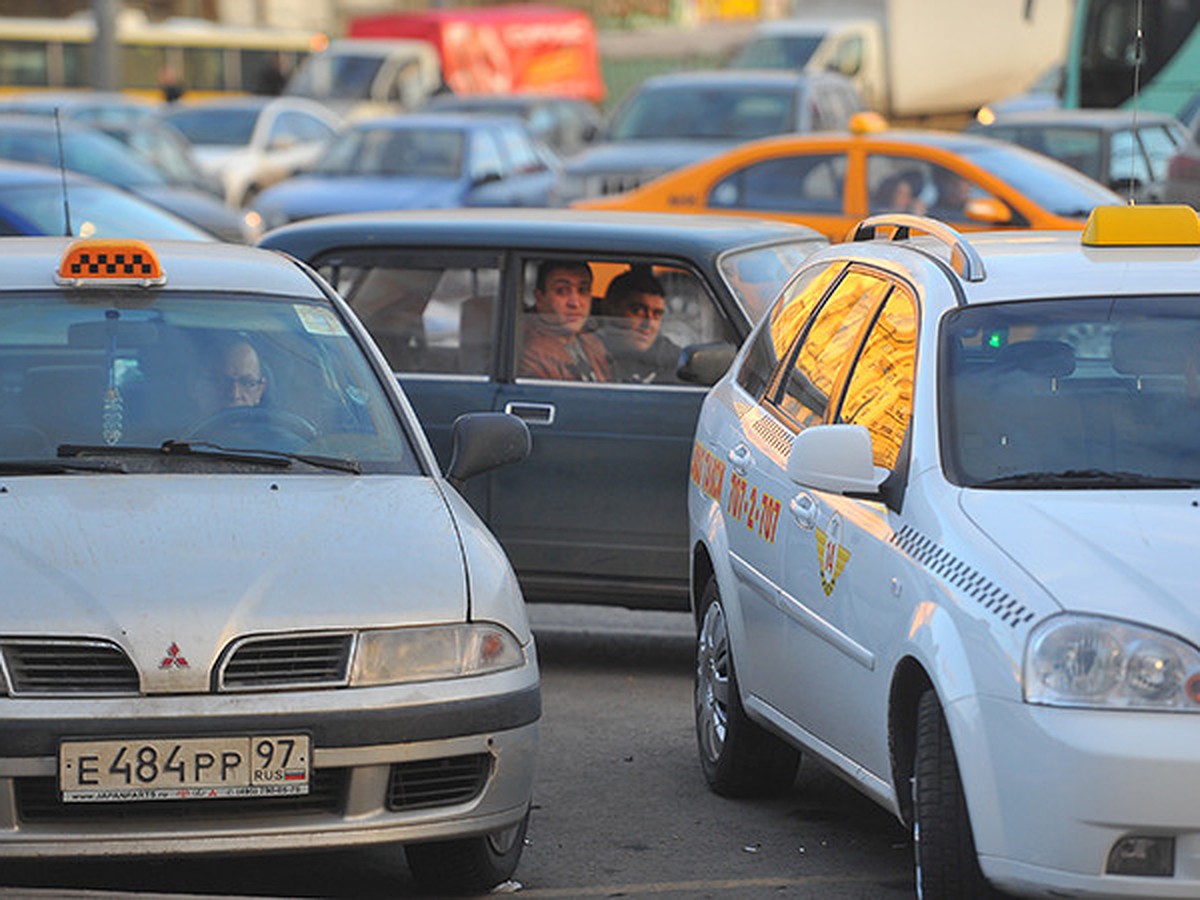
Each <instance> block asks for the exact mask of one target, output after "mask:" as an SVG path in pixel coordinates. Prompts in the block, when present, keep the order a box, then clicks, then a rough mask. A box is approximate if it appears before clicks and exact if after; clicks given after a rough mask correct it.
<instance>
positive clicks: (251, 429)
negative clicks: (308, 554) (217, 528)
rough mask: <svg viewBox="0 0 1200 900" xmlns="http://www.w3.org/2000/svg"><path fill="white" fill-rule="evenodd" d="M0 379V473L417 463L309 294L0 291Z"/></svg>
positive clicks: (375, 468) (351, 348) (365, 374)
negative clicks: (217, 464)
mask: <svg viewBox="0 0 1200 900" xmlns="http://www.w3.org/2000/svg"><path fill="white" fill-rule="evenodd" d="M68 298H69V299H68ZM0 385H3V396H2V398H0V399H2V401H3V404H4V414H3V418H0V470H4V469H5V468H6V467H7V469H8V470H9V471H16V470H20V471H26V470H31V469H32V470H33V471H39V469H38V468H37V467H38V466H39V465H40V466H42V467H43V468H42V469H40V471H55V469H54V467H55V466H87V465H89V464H90V465H92V466H94V465H95V464H97V463H98V462H103V463H104V464H105V465H106V466H112V465H114V464H116V465H119V466H121V467H122V468H121V469H120V471H130V472H141V471H163V469H164V467H169V466H173V467H175V468H176V469H178V468H180V467H187V466H192V467H196V466H206V465H207V466H211V465H213V462H214V461H216V460H219V461H220V463H221V464H222V465H230V464H237V465H242V466H244V467H248V468H249V469H250V470H252V471H253V470H255V469H256V468H257V470H259V471H261V467H262V466H263V465H264V464H268V465H270V466H272V467H279V466H280V465H283V466H286V467H289V469H290V467H291V466H293V465H294V466H295V469H294V470H295V471H302V472H312V471H328V470H329V469H330V468H339V467H340V468H342V469H345V468H352V469H361V470H362V471H364V472H379V471H386V472H414V471H417V468H416V466H417V464H416V459H415V456H414V454H413V453H412V450H411V448H410V446H409V444H408V442H407V439H406V438H405V436H404V433H403V431H402V429H401V426H400V422H399V419H398V417H397V414H396V411H395V409H394V408H393V405H392V402H391V400H390V398H389V396H388V395H387V393H386V392H385V390H384V388H383V385H382V384H381V382H380V380H379V378H378V377H377V375H376V373H375V371H374V370H373V369H372V368H371V367H370V365H369V364H368V362H367V360H366V357H365V356H364V354H363V351H362V349H361V347H360V346H359V345H358V344H357V343H356V342H355V340H354V338H353V337H352V336H351V335H350V333H349V332H348V331H347V330H346V329H345V327H344V325H343V323H342V320H341V319H340V318H339V317H338V315H337V313H336V311H335V310H334V309H333V308H332V307H331V306H329V305H328V304H326V303H322V302H319V301H315V300H303V299H298V298H280V297H258V296H254V295H251V294H246V295H239V296H237V297H217V296H212V295H202V294H185V293H182V292H180V293H171V294H157V295H153V294H147V293H145V292H141V291H137V292H134V291H129V290H124V291H104V290H89V291H86V292H83V293H80V292H75V293H72V294H70V295H67V296H64V295H63V294H61V293H16V292H10V293H8V294H6V295H4V296H3V297H2V298H0ZM139 451H140V452H139ZM221 451H241V452H242V453H241V455H238V454H227V455H226V456H221V455H220V452H221ZM91 457H103V459H102V460H97V459H92V458H91ZM231 457H232V459H231ZM306 460H315V461H316V462H317V463H318V464H317V465H316V467H315V469H314V464H312V463H309V462H306ZM321 463H323V464H321Z"/></svg>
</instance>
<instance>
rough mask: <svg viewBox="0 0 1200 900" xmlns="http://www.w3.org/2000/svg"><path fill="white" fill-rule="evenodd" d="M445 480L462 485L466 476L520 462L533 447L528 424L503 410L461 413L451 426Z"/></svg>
mask: <svg viewBox="0 0 1200 900" xmlns="http://www.w3.org/2000/svg"><path fill="white" fill-rule="evenodd" d="M450 440H451V445H450V446H451V451H450V466H449V468H448V469H447V470H446V480H447V481H449V482H450V483H451V484H452V485H454V487H456V488H458V489H460V490H461V489H462V486H463V484H464V483H465V482H466V481H467V479H469V478H473V477H474V476H476V475H479V474H482V473H483V472H488V471H490V470H492V469H496V468H499V467H500V466H506V465H508V464H509V463H515V462H520V461H521V460H523V459H525V458H526V457H527V456H529V451H530V450H531V449H532V447H533V442H532V439H531V438H530V436H529V426H528V425H526V424H525V423H524V422H523V421H521V420H520V419H518V418H517V417H516V416H513V415H509V414H508V413H502V412H478V413H464V414H463V415H461V416H459V417H458V418H457V419H455V420H454V425H453V427H452V429H451V438H450Z"/></svg>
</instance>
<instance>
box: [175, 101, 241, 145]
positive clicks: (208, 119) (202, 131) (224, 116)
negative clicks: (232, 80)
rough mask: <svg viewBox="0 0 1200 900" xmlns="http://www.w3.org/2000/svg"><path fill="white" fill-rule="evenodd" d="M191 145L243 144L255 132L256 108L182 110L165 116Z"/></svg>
mask: <svg viewBox="0 0 1200 900" xmlns="http://www.w3.org/2000/svg"><path fill="white" fill-rule="evenodd" d="M166 120H167V122H168V123H170V124H171V125H173V126H174V127H175V128H178V129H179V131H181V132H182V133H183V136H184V137H185V138H187V139H188V141H189V142H190V143H191V144H192V146H201V145H210V146H217V147H244V146H246V145H247V144H249V143H250V137H251V136H252V135H253V134H254V124H255V123H256V122H257V121H258V110H256V109H229V108H228V107H220V108H213V109H201V108H195V109H180V110H178V111H176V112H173V113H171V114H170V115H168V116H166Z"/></svg>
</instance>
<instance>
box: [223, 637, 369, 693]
mask: <svg viewBox="0 0 1200 900" xmlns="http://www.w3.org/2000/svg"><path fill="white" fill-rule="evenodd" d="M352 644H353V637H352V636H351V635H350V634H345V633H339V634H302V635H288V636H287V637H261V638H248V639H246V640H244V641H240V642H238V643H237V644H236V645H235V646H234V648H233V650H232V651H231V652H230V654H229V657H228V659H227V660H226V662H225V665H224V667H223V668H222V669H221V680H220V684H221V688H222V689H223V690H227V691H252V690H258V689H260V688H285V687H287V688H300V687H309V686H314V685H320V686H322V687H330V686H338V685H344V684H346V682H347V680H348V679H349V668H350V650H351V646H352Z"/></svg>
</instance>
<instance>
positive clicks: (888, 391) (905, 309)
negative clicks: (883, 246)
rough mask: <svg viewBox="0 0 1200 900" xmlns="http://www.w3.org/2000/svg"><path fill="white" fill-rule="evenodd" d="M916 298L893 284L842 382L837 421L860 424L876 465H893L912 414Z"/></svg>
mask: <svg viewBox="0 0 1200 900" xmlns="http://www.w3.org/2000/svg"><path fill="white" fill-rule="evenodd" d="M916 351H917V315H916V304H915V303H914V302H913V298H912V296H911V295H910V294H909V293H908V292H907V291H905V290H902V289H901V288H896V289H895V290H893V291H892V293H891V294H890V295H889V296H888V299H887V303H885V304H884V307H883V311H882V312H881V313H880V314H879V318H878V319H877V320H876V322H875V324H874V325H872V326H871V331H870V333H869V334H868V335H867V340H866V342H865V343H864V344H863V349H862V352H861V353H860V354H859V356H858V359H857V360H856V361H855V363H854V368H853V369H852V370H851V372H850V377H849V379H848V381H847V383H846V394H845V397H844V398H843V399H842V406H841V410H840V411H839V413H838V415H837V421H838V422H845V423H847V424H850V425H865V426H866V428H867V430H868V431H869V432H870V433H871V448H872V450H873V452H874V456H875V465H877V466H883V467H884V468H886V469H894V468H895V467H896V461H897V459H898V458H899V456H900V446H901V444H902V443H903V442H904V435H905V433H906V432H907V431H908V422H909V419H910V418H911V416H912V401H913V373H914V370H915V365H916Z"/></svg>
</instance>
